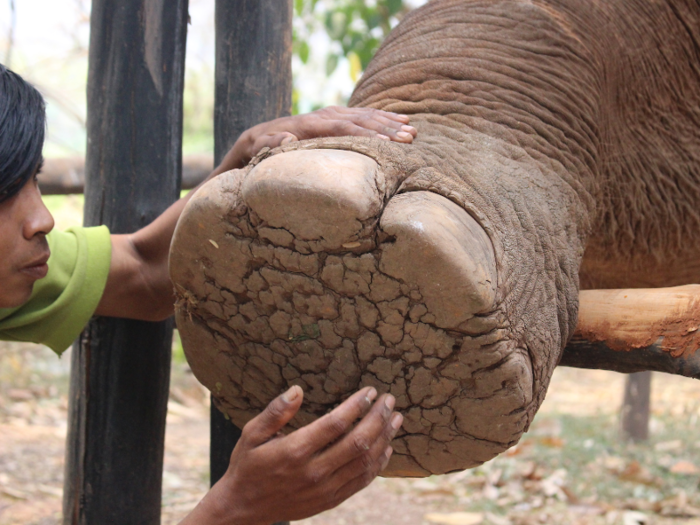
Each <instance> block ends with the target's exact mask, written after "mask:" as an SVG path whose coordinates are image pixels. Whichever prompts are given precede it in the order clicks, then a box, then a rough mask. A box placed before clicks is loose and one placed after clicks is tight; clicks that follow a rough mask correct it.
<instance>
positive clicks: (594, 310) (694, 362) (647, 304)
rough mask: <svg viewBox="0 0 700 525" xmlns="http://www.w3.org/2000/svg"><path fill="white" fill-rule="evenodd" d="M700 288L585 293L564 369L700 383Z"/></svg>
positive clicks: (563, 359) (566, 351) (562, 363)
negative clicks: (664, 374)
mask: <svg viewBox="0 0 700 525" xmlns="http://www.w3.org/2000/svg"><path fill="white" fill-rule="evenodd" d="M698 349H700V285H686V286H677V287H674V288H653V289H628V290H588V291H583V292H581V295H580V307H579V320H578V325H577V328H576V333H575V334H574V337H573V338H572V339H571V341H570V342H569V344H568V345H567V346H566V349H565V350H564V355H563V356H562V359H561V362H560V365H563V366H572V367H577V368H597V369H604V370H614V371H616V372H624V373H632V372H641V371H643V370H652V371H658V372H667V373H669V374H677V375H682V376H686V377H692V378H695V379H700V352H698Z"/></svg>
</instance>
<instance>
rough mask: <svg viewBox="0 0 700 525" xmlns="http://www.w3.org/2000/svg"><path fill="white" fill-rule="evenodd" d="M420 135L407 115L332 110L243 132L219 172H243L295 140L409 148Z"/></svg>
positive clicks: (331, 108)
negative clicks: (376, 142)
mask: <svg viewBox="0 0 700 525" xmlns="http://www.w3.org/2000/svg"><path fill="white" fill-rule="evenodd" d="M417 134H418V131H417V130H416V128H414V127H413V126H411V125H410V124H409V117H408V116H407V115H400V114H398V113H392V112H390V111H382V110H379V109H372V108H345V107H341V106H329V107H327V108H322V109H318V110H316V111H313V112H311V113H306V114H304V115H295V116H292V117H282V118H278V119H275V120H272V121H270V122H263V123H262V124H258V125H257V126H254V127H252V128H250V129H249V130H247V131H245V132H243V134H242V135H241V136H240V137H239V139H238V140H237V141H236V143H235V144H234V146H233V147H232V148H231V150H230V151H229V152H228V153H227V154H226V156H225V157H224V159H223V160H222V162H221V164H220V165H219V166H218V167H217V169H216V172H217V173H223V172H225V171H228V170H232V169H238V168H242V167H244V166H245V165H246V164H247V163H248V162H249V161H250V159H252V158H253V157H255V155H257V154H258V153H259V152H260V150H261V149H262V148H264V147H269V148H276V147H278V146H281V145H284V144H287V143H289V142H292V141H296V140H306V139H313V138H320V137H346V136H350V137H367V138H377V139H381V140H386V141H393V142H400V143H404V144H410V143H411V142H413V139H414V138H416V135H417Z"/></svg>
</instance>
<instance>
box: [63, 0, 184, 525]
mask: <svg viewBox="0 0 700 525" xmlns="http://www.w3.org/2000/svg"><path fill="white" fill-rule="evenodd" d="M187 7H188V2H187V0H171V1H168V2H166V1H165V0H93V2H92V14H91V27H90V29H91V34H90V56H89V74H88V91H87V98H88V119H87V123H88V126H87V127H88V147H87V160H86V166H87V169H86V171H87V181H86V191H85V196H86V203H85V224H86V225H89V226H90V225H98V224H105V225H107V226H108V227H109V228H110V230H111V231H112V232H113V233H126V232H133V231H135V230H137V229H139V228H141V227H143V226H145V225H147V224H148V223H150V222H151V221H152V220H153V219H155V218H156V217H157V216H158V215H159V214H160V213H161V212H162V211H163V210H165V209H166V208H167V207H168V206H169V205H170V204H171V203H172V202H173V201H174V200H175V199H176V198H177V197H178V195H179V190H180V169H181V156H182V153H181V141H182V91H183V84H184V62H185V41H186V31H187ZM172 328H173V323H172V321H166V322H162V323H147V322H137V321H128V320H122V319H109V318H97V319H93V320H92V321H91V322H90V324H89V325H88V327H87V329H86V330H85V332H83V335H82V336H81V338H80V339H79V341H77V342H76V344H75V345H74V346H73V357H72V370H71V385H70V400H69V404H70V407H69V429H68V443H67V447H66V476H65V489H64V503H63V515H64V518H63V519H64V524H73V525H77V524H81V525H93V524H107V523H139V524H153V525H156V524H159V523H160V507H161V484H162V467H163V441H164V435H165V416H166V410H167V400H168V383H169V371H170V349H171V345H172Z"/></svg>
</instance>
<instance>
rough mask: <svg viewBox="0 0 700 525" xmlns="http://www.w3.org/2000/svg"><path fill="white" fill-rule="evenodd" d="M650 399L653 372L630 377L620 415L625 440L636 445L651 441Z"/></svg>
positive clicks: (628, 377)
mask: <svg viewBox="0 0 700 525" xmlns="http://www.w3.org/2000/svg"><path fill="white" fill-rule="evenodd" d="M650 398H651V372H649V371H647V372H637V373H634V374H630V375H628V376H627V378H626V380H625V397H624V400H623V402H622V410H621V414H620V417H621V425H622V437H623V439H625V440H630V441H634V442H635V443H639V442H641V441H646V440H647V439H649V410H650V408H651V403H650Z"/></svg>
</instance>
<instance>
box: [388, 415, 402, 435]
mask: <svg viewBox="0 0 700 525" xmlns="http://www.w3.org/2000/svg"><path fill="white" fill-rule="evenodd" d="M401 423H403V416H402V415H401V414H394V415H393V416H392V418H391V428H393V429H394V432H396V431H397V430H398V429H400V428H401Z"/></svg>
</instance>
